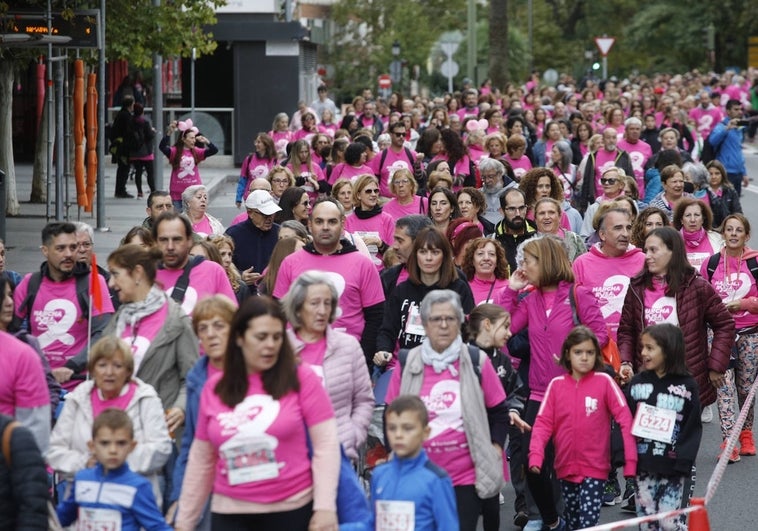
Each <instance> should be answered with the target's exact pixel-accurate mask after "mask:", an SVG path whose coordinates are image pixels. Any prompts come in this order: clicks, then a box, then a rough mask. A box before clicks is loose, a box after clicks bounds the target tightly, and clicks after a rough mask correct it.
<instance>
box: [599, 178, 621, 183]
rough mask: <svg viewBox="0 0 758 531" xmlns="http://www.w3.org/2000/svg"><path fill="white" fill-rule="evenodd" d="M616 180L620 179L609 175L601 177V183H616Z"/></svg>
mask: <svg viewBox="0 0 758 531" xmlns="http://www.w3.org/2000/svg"><path fill="white" fill-rule="evenodd" d="M616 181H618V179H614V178H613V177H609V178H608V179H605V178H603V179H600V184H616Z"/></svg>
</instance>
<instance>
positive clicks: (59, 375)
mask: <svg viewBox="0 0 758 531" xmlns="http://www.w3.org/2000/svg"><path fill="white" fill-rule="evenodd" d="M50 372H51V373H52V375H53V378H55V381H56V382H58V383H66V382H67V381H69V380H70V379H71V377H72V376H73V375H74V371H72V370H71V369H68V368H66V367H58V368H57V369H53V370H51V371H50Z"/></svg>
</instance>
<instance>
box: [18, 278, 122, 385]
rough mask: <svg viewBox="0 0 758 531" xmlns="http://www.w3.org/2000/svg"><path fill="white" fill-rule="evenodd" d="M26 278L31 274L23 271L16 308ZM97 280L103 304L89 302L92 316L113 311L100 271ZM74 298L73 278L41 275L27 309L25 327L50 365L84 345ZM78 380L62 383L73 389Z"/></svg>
mask: <svg viewBox="0 0 758 531" xmlns="http://www.w3.org/2000/svg"><path fill="white" fill-rule="evenodd" d="M30 278H31V275H26V276H25V277H24V279H23V280H22V281H21V283H20V284H19V285H18V288H16V291H15V292H14V294H13V301H14V303H15V307H16V308H19V307H20V306H21V304H22V303H23V301H24V299H26V293H27V289H28V286H29V279H30ZM98 282H99V283H100V290H101V293H102V294H103V308H102V311H99V310H98V309H97V308H95V307H94V305H92V304H91V305H90V312H91V314H92V315H93V316H97V315H101V314H107V313H113V304H112V303H111V299H110V297H109V296H108V286H107V284H106V283H105V279H104V278H103V277H102V276H101V275H98ZM78 300H79V299H78V297H77V296H76V279H75V278H73V277H72V278H69V279H67V280H64V281H62V282H54V281H52V280H51V279H49V278H48V277H47V276H44V275H43V277H42V282H41V283H40V288H39V291H38V292H37V295H36V297H35V298H34V302H33V303H32V305H31V308H30V311H29V329H30V330H29V331H30V332H31V334H32V335H33V336H35V337H36V338H37V340H38V341H39V344H40V348H41V349H42V352H44V353H45V357H46V358H47V360H48V362H50V368H51V369H57V368H59V367H63V365H65V363H66V362H67V361H68V360H69V359H71V358H73V357H74V356H75V355H76V354H78V353H79V352H80V351H81V350H82V349H83V348H84V347H85V346H86V345H87V328H88V327H87V318H86V316H85V315H83V314H82V310H81V308H79V302H78ZM19 317H22V318H23V317H26V315H19ZM79 383H81V382H80V381H73V382H71V381H69V382H66V383H65V384H64V385H63V387H65V388H66V389H73V388H74V387H76V386H77V385H78V384H79Z"/></svg>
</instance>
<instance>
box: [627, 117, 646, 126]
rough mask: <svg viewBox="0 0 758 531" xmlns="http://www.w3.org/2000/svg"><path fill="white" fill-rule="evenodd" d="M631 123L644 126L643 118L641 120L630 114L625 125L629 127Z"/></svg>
mask: <svg viewBox="0 0 758 531" xmlns="http://www.w3.org/2000/svg"><path fill="white" fill-rule="evenodd" d="M630 125H637V126H639V127H642V120H640V119H639V118H637V117H636V116H630V117H629V118H627V119H626V121H625V122H624V127H629V126H630Z"/></svg>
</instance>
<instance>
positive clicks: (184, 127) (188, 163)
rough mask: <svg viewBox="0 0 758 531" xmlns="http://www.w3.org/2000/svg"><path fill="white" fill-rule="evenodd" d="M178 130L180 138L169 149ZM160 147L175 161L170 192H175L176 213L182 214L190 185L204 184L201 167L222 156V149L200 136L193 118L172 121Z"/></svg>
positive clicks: (172, 195) (172, 196)
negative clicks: (206, 162) (204, 161)
mask: <svg viewBox="0 0 758 531" xmlns="http://www.w3.org/2000/svg"><path fill="white" fill-rule="evenodd" d="M177 130H178V131H179V138H177V139H176V143H175V144H174V145H173V146H169V142H171V135H172V134H174V131H177ZM195 143H202V144H204V147H202V148H201V147H196V146H195ZM158 148H159V149H160V150H161V152H162V153H163V154H164V155H166V156H167V157H168V160H169V162H171V181H170V184H169V188H168V190H169V192H170V193H171V201H172V202H173V203H174V210H175V211H177V212H182V210H183V206H182V192H184V190H186V189H187V188H188V187H189V186H193V185H195V184H203V181H202V179H201V178H200V171H199V170H198V167H197V165H198V164H200V162H201V161H203V160H205V159H207V158H208V157H210V156H211V155H215V154H216V153H218V148H217V147H216V146H214V145H213V142H211V141H210V140H208V139H207V138H205V137H204V136H203V135H200V134H198V129H197V127H194V126H193V125H192V120H190V119H187V120H184V121H183V122H177V121H173V122H171V124H170V125H169V126H168V131H167V132H166V136H164V137H163V139H162V140H161V143H160V145H159V146H158Z"/></svg>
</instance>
